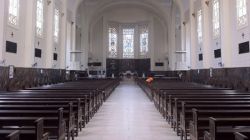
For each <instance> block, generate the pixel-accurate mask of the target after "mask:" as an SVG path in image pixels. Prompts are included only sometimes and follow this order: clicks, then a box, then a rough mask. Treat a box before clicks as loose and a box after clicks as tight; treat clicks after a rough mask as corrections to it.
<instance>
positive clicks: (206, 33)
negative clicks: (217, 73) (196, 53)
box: [201, 0, 213, 69]
mask: <svg viewBox="0 0 250 140" xmlns="http://www.w3.org/2000/svg"><path fill="white" fill-rule="evenodd" d="M206 1H207V0H202V1H201V6H202V15H203V16H202V17H203V21H202V22H203V43H202V44H203V68H205V69H207V68H210V67H211V56H213V55H212V49H211V35H210V31H211V28H210V27H211V26H210V23H211V22H210V17H211V16H210V11H209V9H210V8H209V6H210V5H211V4H210V5H207V4H206Z"/></svg>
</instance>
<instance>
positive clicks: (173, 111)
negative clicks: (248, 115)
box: [167, 95, 250, 128]
mask: <svg viewBox="0 0 250 140" xmlns="http://www.w3.org/2000/svg"><path fill="white" fill-rule="evenodd" d="M225 100H227V101H239V102H242V101H245V102H248V101H250V96H249V95H191V96H185V95H183V97H178V98H174V99H171V98H170V101H169V103H168V110H167V115H169V118H170V120H169V122H170V121H171V125H172V126H173V127H174V128H176V127H177V126H176V124H178V122H179V114H180V110H181V108H182V102H183V101H185V102H189V103H190V102H193V103H194V104H195V103H197V104H206V102H209V101H217V102H221V101H223V102H224V101H225ZM173 101H174V103H173ZM227 101H225V103H226V102H227ZM171 119H172V120H171Z"/></svg>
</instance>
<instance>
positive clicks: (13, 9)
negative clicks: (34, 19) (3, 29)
mask: <svg viewBox="0 0 250 140" xmlns="http://www.w3.org/2000/svg"><path fill="white" fill-rule="evenodd" d="M18 13H19V0H9V16H8V17H9V23H10V24H12V25H15V26H16V25H18V20H19V17H18Z"/></svg>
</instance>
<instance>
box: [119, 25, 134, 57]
mask: <svg viewBox="0 0 250 140" xmlns="http://www.w3.org/2000/svg"><path fill="white" fill-rule="evenodd" d="M125 30H130V31H131V32H133V33H131V34H126V33H125ZM125 35H130V36H133V38H132V50H133V51H132V52H133V55H131V56H126V55H124V48H125V44H124V41H125V40H124V39H125V38H124V37H125ZM122 58H125V59H133V58H135V28H134V27H125V28H123V29H122Z"/></svg>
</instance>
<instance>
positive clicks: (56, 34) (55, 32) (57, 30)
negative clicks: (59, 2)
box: [53, 8, 60, 43]
mask: <svg viewBox="0 0 250 140" xmlns="http://www.w3.org/2000/svg"><path fill="white" fill-rule="evenodd" d="M56 16H58V22H57V23H56ZM53 21H54V22H53V23H54V24H53V25H54V30H53V37H54V42H55V43H59V41H60V36H59V35H60V10H59V8H55V9H54V20H53ZM56 27H58V28H56Z"/></svg>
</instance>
